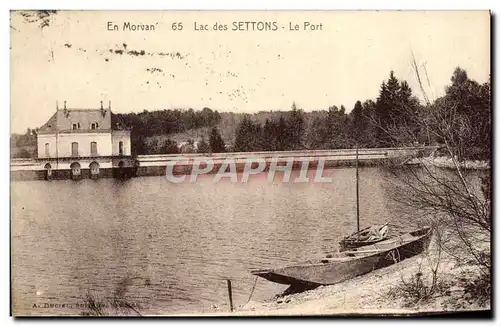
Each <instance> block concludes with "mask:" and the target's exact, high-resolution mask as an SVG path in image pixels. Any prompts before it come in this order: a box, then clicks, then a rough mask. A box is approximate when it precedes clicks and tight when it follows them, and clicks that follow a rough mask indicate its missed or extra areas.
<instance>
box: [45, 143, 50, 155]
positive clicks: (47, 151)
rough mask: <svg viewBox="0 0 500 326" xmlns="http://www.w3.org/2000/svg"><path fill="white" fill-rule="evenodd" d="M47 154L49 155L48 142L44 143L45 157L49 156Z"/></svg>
mask: <svg viewBox="0 0 500 326" xmlns="http://www.w3.org/2000/svg"><path fill="white" fill-rule="evenodd" d="M49 156H50V144H49V143H45V157H49Z"/></svg>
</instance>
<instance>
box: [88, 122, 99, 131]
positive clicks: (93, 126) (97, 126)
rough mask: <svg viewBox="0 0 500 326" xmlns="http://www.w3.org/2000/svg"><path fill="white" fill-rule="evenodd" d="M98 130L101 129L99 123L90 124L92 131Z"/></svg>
mask: <svg viewBox="0 0 500 326" xmlns="http://www.w3.org/2000/svg"><path fill="white" fill-rule="evenodd" d="M97 128H99V124H98V123H97V122H95V123H91V124H90V129H92V130H95V129H97Z"/></svg>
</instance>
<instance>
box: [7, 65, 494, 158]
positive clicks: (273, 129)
mask: <svg viewBox="0 0 500 326" xmlns="http://www.w3.org/2000/svg"><path fill="white" fill-rule="evenodd" d="M417 73H418V72H417ZM450 81H451V83H450V84H449V85H448V86H447V87H446V89H445V93H444V95H443V96H441V97H439V98H437V99H435V100H433V101H429V100H428V97H427V96H426V95H425V94H426V93H425V90H424V88H423V85H422V84H421V85H420V86H421V91H422V92H423V93H424V98H425V103H421V102H420V101H419V100H418V99H417V97H415V96H414V94H413V90H412V89H411V88H410V86H409V85H408V83H407V82H406V81H404V80H399V79H398V78H397V77H396V76H395V74H394V72H392V71H391V72H390V73H389V76H388V79H387V80H384V81H382V83H381V85H380V88H379V95H378V97H377V98H376V99H375V100H371V99H368V100H364V101H361V100H358V101H356V102H355V103H354V105H353V107H352V110H350V112H347V109H346V107H345V106H344V105H340V107H338V106H336V105H333V106H331V107H329V108H328V109H326V110H325V109H320V110H313V111H311V112H305V111H304V110H302V109H300V108H298V107H297V105H296V104H295V103H292V105H291V108H290V110H288V111H277V112H273V111H271V112H258V113H254V114H241V113H234V114H231V113H224V112H222V113H219V112H218V111H217V110H212V109H210V108H203V109H202V110H199V111H196V110H193V109H189V110H180V109H174V110H157V111H156V110H155V111H147V110H144V111H143V112H140V113H127V114H113V115H112V124H113V126H119V127H122V128H126V129H129V130H131V141H132V149H133V151H134V154H167V153H179V152H182V151H184V150H183V149H182V148H179V145H180V144H178V143H176V142H175V141H174V140H173V139H172V138H174V136H175V134H179V133H183V132H186V131H189V130H198V129H207V130H209V133H208V134H206V135H205V136H206V137H204V136H201V137H197V138H196V139H189V140H188V142H187V144H185V145H183V146H184V148H186V149H187V150H186V151H188V152H194V151H197V152H200V153H208V152H212V153H217V152H224V151H236V152H253V151H287V150H303V149H338V148H353V147H356V146H358V147H392V146H408V145H417V144H418V145H431V144H434V145H435V144H443V143H444V142H445V141H448V142H450V141H452V142H453V144H454V146H456V147H460V148H459V149H458V150H457V153H458V156H459V158H461V159H462V158H468V159H488V158H489V157H490V144H491V107H490V105H491V94H490V88H491V83H490V81H488V82H486V83H484V84H479V83H478V82H476V81H474V80H471V79H470V78H469V77H468V76H467V72H466V71H465V70H463V69H461V68H458V67H457V68H456V69H455V71H454V72H453V75H452V76H451V80H450ZM226 116H230V118H228V119H227V120H224V121H223V117H226ZM235 117H237V118H238V119H237V120H239V121H235ZM264 119H265V120H264ZM443 121H447V122H448V124H447V126H448V127H447V128H444V130H442V129H443V128H440V130H442V132H446V133H447V134H446V135H443V134H441V135H440V134H439V132H430V130H436V128H433V126H436V125H437V124H441V123H442V122H443ZM231 128H233V130H234V132H233V131H230V134H231V135H232V134H233V133H234V135H232V136H229V137H228V136H227V135H226V137H225V138H223V137H222V136H221V131H225V130H226V131H227V130H231ZM35 134H36V132H35V131H32V130H29V131H28V132H27V134H26V135H13V136H12V137H11V147H12V146H18V147H22V146H26V145H27V144H28V145H29V144H32V145H34V146H36V137H34V135H35ZM226 134H227V132H226ZM155 136H166V137H159V138H158V137H156V138H155ZM205 138H206V139H205ZM450 139H451V140H450ZM23 153H24V155H29V153H26V152H23Z"/></svg>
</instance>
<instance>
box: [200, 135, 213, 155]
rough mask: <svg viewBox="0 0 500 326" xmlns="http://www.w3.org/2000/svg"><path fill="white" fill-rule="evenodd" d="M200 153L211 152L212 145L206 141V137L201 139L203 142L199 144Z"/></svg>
mask: <svg viewBox="0 0 500 326" xmlns="http://www.w3.org/2000/svg"><path fill="white" fill-rule="evenodd" d="M197 152H198V153H208V152H210V145H208V143H207V142H206V141H205V138H204V137H201V140H200V141H199V142H198V146H197Z"/></svg>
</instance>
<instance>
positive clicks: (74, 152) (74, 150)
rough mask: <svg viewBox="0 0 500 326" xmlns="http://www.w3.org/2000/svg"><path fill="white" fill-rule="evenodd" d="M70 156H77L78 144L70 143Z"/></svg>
mask: <svg viewBox="0 0 500 326" xmlns="http://www.w3.org/2000/svg"><path fill="white" fill-rule="evenodd" d="M71 156H78V143H77V142H72V143H71Z"/></svg>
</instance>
